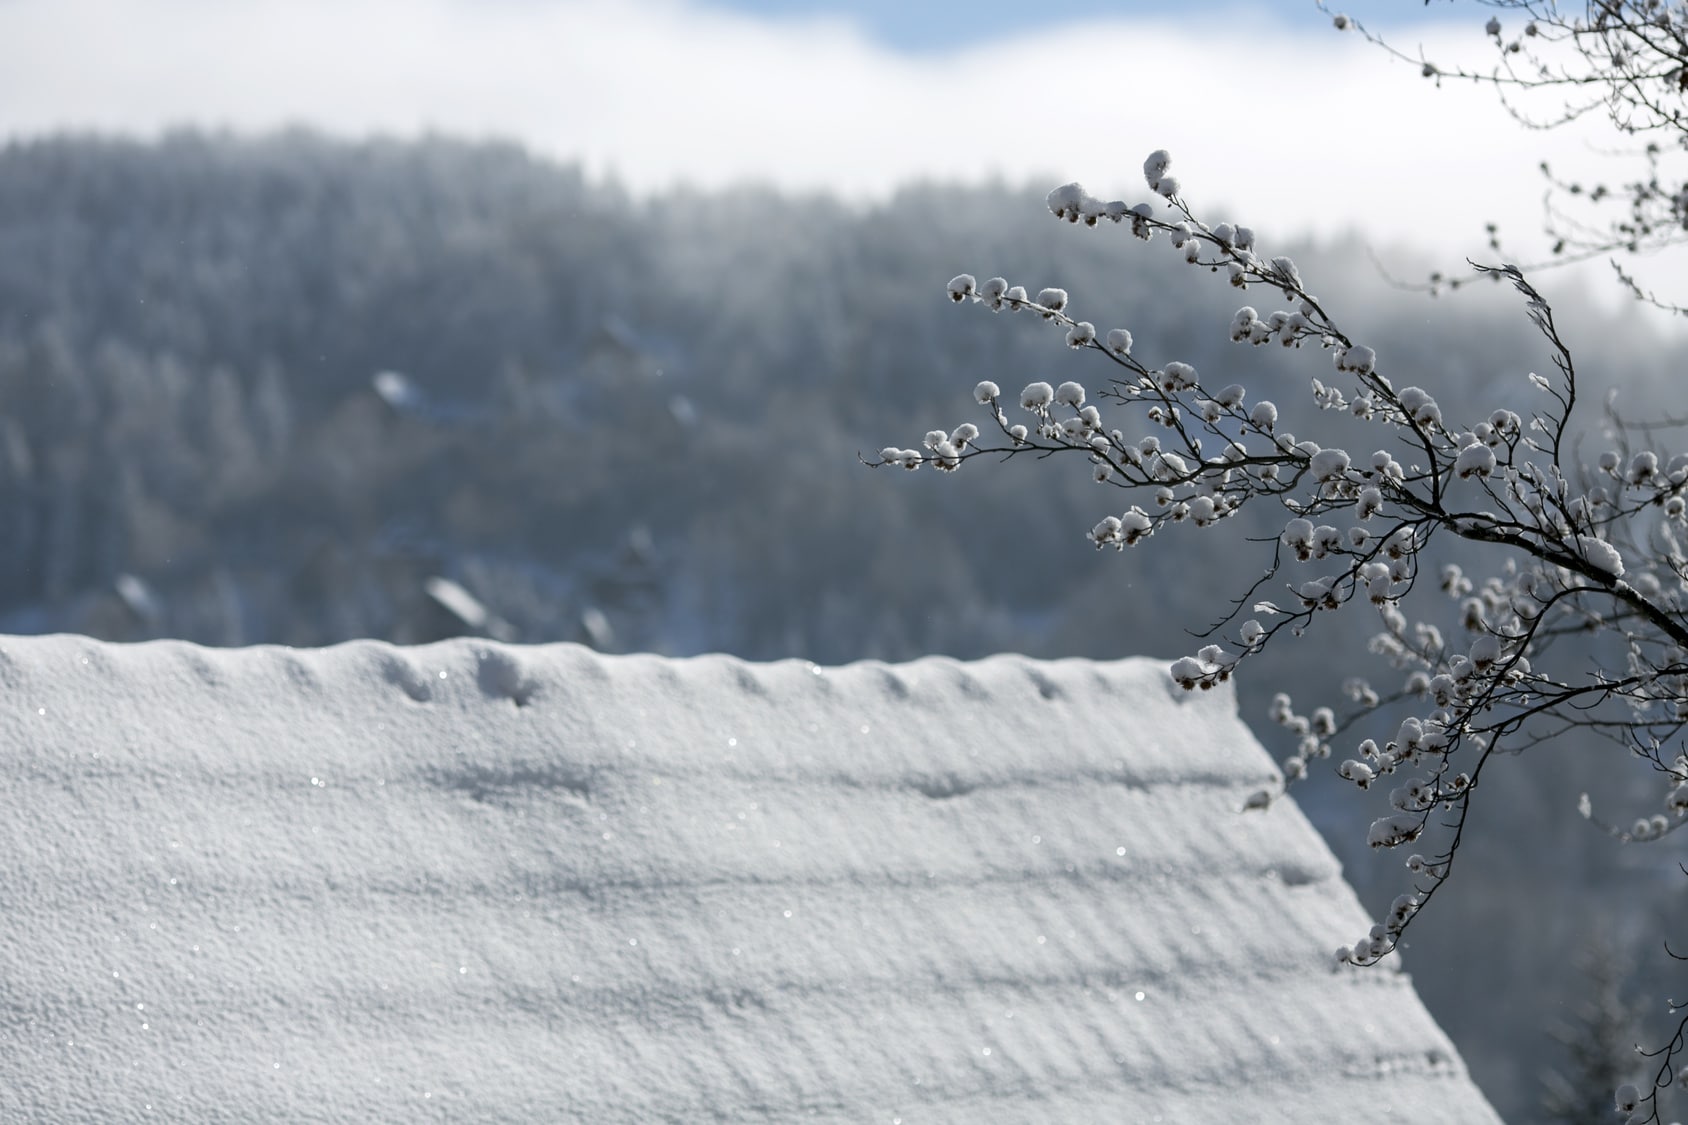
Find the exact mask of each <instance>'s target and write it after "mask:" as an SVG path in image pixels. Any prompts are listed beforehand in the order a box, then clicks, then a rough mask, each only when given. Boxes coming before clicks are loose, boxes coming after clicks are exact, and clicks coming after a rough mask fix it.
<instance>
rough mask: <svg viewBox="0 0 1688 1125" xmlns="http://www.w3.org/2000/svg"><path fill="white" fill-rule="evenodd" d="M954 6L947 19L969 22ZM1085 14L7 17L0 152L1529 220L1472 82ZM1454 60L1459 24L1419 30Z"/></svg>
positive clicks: (1279, 27) (254, 7) (1518, 148)
mask: <svg viewBox="0 0 1688 1125" xmlns="http://www.w3.org/2000/svg"><path fill="white" fill-rule="evenodd" d="M962 18H964V17H962ZM1308 26H1309V29H1310V30H1309V31H1308V32H1307V33H1305V34H1296V33H1294V32H1292V31H1289V30H1286V29H1285V27H1284V26H1283V23H1282V21H1276V22H1268V21H1265V20H1262V21H1260V22H1259V23H1257V24H1251V23H1250V22H1249V20H1248V19H1247V18H1246V17H1241V16H1237V17H1230V18H1226V19H1218V18H1215V17H1213V16H1211V15H1210V16H1207V17H1203V18H1201V19H1195V18H1192V19H1191V20H1190V21H1188V23H1187V24H1186V25H1175V24H1164V23H1146V24H1145V23H1135V22H1134V23H1126V22H1119V23H1094V22H1092V23H1088V24H1084V25H1068V26H1057V27H1053V28H1051V29H1049V30H1047V31H1045V32H1042V33H1040V34H1036V35H1032V36H1025V37H1020V38H1015V39H1011V40H1006V41H999V42H995V43H991V44H986V45H982V46H974V47H969V48H966V49H963V50H959V51H955V52H949V53H934V52H924V53H921V54H918V55H911V54H903V53H898V52H896V51H894V50H892V49H890V48H887V47H884V46H881V45H878V44H876V43H874V42H873V41H871V40H870V39H868V38H867V37H866V36H864V35H862V34H860V33H858V32H857V31H855V30H853V29H852V28H851V27H850V26H849V25H848V24H846V23H844V22H840V21H836V20H834V21H826V20H806V21H805V20H791V19H785V20H781V21H778V22H769V21H765V20H760V19H757V18H755V17H752V16H748V15H743V14H734V13H728V12H722V11H718V10H713V9H704V8H700V7H697V6H695V5H692V4H688V3H683V2H680V0H620V2H614V3H605V2H590V3H578V2H573V0H490V2H489V0H479V2H477V0H355V2H354V0H6V2H0V136H29V135H37V134H40V133H43V132H46V131H50V130H55V129H60V128H91V129H98V130H106V131H121V132H136V133H143V134H144V133H154V132H157V131H159V130H161V129H163V128H166V127H169V126H172V125H180V124H198V125H208V126H233V127H236V128H241V129H261V128H271V127H275V126H279V125H285V124H299V123H305V124H311V125H314V126H317V127H320V128H324V129H327V130H330V131H335V132H340V133H347V134H366V133H371V132H383V133H396V134H401V135H409V134H416V133H419V132H424V131H428V130H434V131H444V132H450V133H456V134H466V135H471V136H487V135H492V136H500V137H508V138H514V139H518V140H520V141H522V142H524V143H526V144H528V145H530V146H532V147H533V148H535V149H537V150H539V151H541V152H544V153H546V154H549V155H552V156H555V157H559V158H562V159H569V160H580V161H582V162H583V163H584V164H585V165H586V166H587V168H588V169H589V170H590V171H592V172H594V173H597V174H608V173H613V174H615V175H616V176H617V177H619V178H620V179H621V180H622V181H623V182H625V183H626V184H627V185H628V186H629V187H631V188H633V189H634V190H636V191H641V192H645V191H656V190H660V189H662V188H665V187H669V186H672V185H675V184H679V183H689V184H693V185H698V186H704V187H721V186H725V185H730V184H736V183H742V182H745V181H759V182H765V183H771V184H775V185H778V186H781V187H786V188H794V189H801V190H814V189H822V190H828V191H834V192H837V193H840V194H842V195H845V196H848V197H852V198H858V199H883V198H885V197H887V196H888V195H889V194H890V193H891V192H892V191H893V190H894V188H895V186H896V185H898V184H900V183H903V182H906V181H908V180H910V179H926V180H941V181H955V182H963V183H972V182H978V181H980V180H984V179H987V178H993V177H999V178H1006V179H1008V180H1010V181H1013V182H1020V181H1024V180H1028V179H1029V180H1033V181H1036V182H1039V183H1043V182H1048V183H1050V184H1053V183H1054V182H1058V181H1060V180H1065V179H1073V178H1078V179H1082V180H1084V181H1085V183H1086V184H1087V185H1088V186H1089V187H1090V188H1091V189H1092V190H1093V191H1095V192H1097V193H1098V194H1103V195H1109V196H1112V195H1121V196H1124V197H1126V198H1130V199H1135V198H1137V197H1138V196H1140V195H1141V194H1143V187H1142V179H1141V175H1140V171H1139V170H1140V166H1141V163H1142V158H1143V156H1144V155H1145V154H1146V153H1147V152H1148V151H1149V150H1151V149H1153V148H1160V147H1165V148H1168V149H1170V150H1172V152H1173V154H1174V156H1175V158H1176V159H1177V162H1178V169H1177V170H1178V172H1179V173H1180V175H1181V178H1182V180H1183V182H1184V184H1185V186H1186V189H1187V192H1188V194H1189V195H1190V196H1191V197H1192V198H1193V199H1197V200H1202V201H1209V202H1211V203H1216V204H1223V205H1224V206H1226V207H1235V208H1237V209H1238V210H1237V213H1236V214H1235V215H1234V216H1230V215H1227V216H1225V217H1232V218H1235V219H1238V220H1240V221H1243V222H1248V223H1251V224H1252V225H1254V226H1256V227H1257V228H1259V229H1261V230H1262V231H1282V232H1283V233H1285V234H1288V233H1293V232H1298V231H1302V230H1309V229H1311V230H1320V231H1325V232H1327V233H1328V232H1332V231H1335V230H1340V229H1345V228H1362V229H1364V230H1366V231H1367V232H1368V233H1369V234H1370V235H1371V236H1373V237H1375V238H1379V239H1381V240H1384V241H1404V242H1410V243H1411V244H1413V245H1415V246H1420V247H1433V248H1444V249H1447V250H1450V251H1458V252H1461V253H1463V252H1466V251H1470V250H1473V249H1477V248H1479V247H1480V245H1481V239H1480V237H1479V234H1480V230H1481V224H1482V222H1483V221H1484V220H1486V219H1490V218H1497V217H1498V218H1501V219H1502V220H1503V221H1505V222H1506V223H1507V226H1508V229H1509V231H1510V232H1511V233H1514V234H1520V235H1521V234H1525V233H1526V232H1529V231H1534V230H1535V229H1536V228H1537V227H1538V226H1539V225H1540V224H1539V210H1538V207H1537V203H1536V200H1537V198H1538V196H1539V194H1540V190H1541V184H1540V180H1539V177H1538V174H1537V173H1536V171H1535V168H1536V164H1537V162H1538V161H1539V160H1540V159H1541V158H1542V157H1543V156H1549V155H1550V156H1553V157H1554V158H1555V159H1556V160H1558V161H1559V162H1560V163H1564V162H1566V161H1567V160H1573V161H1574V160H1576V159H1578V158H1579V156H1578V154H1579V152H1580V150H1579V149H1578V148H1577V146H1576V143H1575V141H1574V139H1573V138H1569V137H1564V136H1557V135H1546V136H1544V135H1542V134H1529V133H1526V132H1524V131H1523V130H1521V129H1519V128H1518V127H1517V125H1516V124H1515V123H1514V122H1512V121H1511V120H1510V119H1509V118H1508V117H1507V116H1506V114H1505V112H1504V111H1503V110H1502V109H1501V108H1500V107H1499V106H1498V104H1497V103H1496V102H1495V99H1494V98H1493V96H1492V95H1491V94H1489V93H1486V92H1484V91H1482V90H1475V89H1470V88H1462V87H1455V86H1453V85H1452V84H1445V86H1444V88H1442V89H1437V88H1435V86H1434V85H1433V84H1432V83H1430V82H1428V81H1425V80H1423V79H1422V78H1420V77H1419V76H1417V74H1416V73H1414V72H1413V70H1412V68H1411V67H1408V66H1404V65H1401V64H1391V63H1389V62H1387V61H1386V60H1385V59H1384V58H1383V57H1382V56H1381V55H1380V54H1379V53H1378V52H1377V51H1376V50H1374V49H1372V48H1369V47H1368V46H1366V45H1365V44H1364V43H1362V42H1360V41H1358V40H1357V39H1356V38H1354V37H1352V36H1347V37H1344V36H1342V35H1339V34H1338V33H1336V32H1334V31H1331V30H1329V29H1328V26H1327V25H1325V24H1324V23H1323V22H1322V21H1313V20H1310V21H1308ZM1413 34H1414V35H1415V37H1416V38H1417V40H1419V41H1421V42H1424V43H1425V44H1427V45H1428V46H1429V47H1430V49H1432V50H1436V49H1439V48H1444V47H1449V46H1453V45H1456V44H1457V46H1458V48H1459V49H1460V50H1462V51H1463V52H1465V53H1467V54H1468V55H1469V52H1470V50H1472V49H1480V48H1481V43H1480V41H1479V40H1480V37H1479V36H1478V35H1477V34H1476V33H1475V32H1474V31H1473V30H1472V29H1471V28H1470V27H1466V26H1465V25H1464V24H1463V23H1462V24H1460V25H1458V26H1457V27H1447V28H1440V27H1436V26H1429V27H1420V28H1417V29H1415V31H1414V33H1413Z"/></svg>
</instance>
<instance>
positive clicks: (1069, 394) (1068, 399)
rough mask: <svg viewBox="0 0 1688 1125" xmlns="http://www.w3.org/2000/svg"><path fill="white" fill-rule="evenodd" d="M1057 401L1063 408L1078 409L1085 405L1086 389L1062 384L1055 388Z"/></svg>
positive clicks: (1070, 384) (1075, 384) (1071, 384)
mask: <svg viewBox="0 0 1688 1125" xmlns="http://www.w3.org/2000/svg"><path fill="white" fill-rule="evenodd" d="M1027 389H1028V390H1029V389H1030V388H1027ZM1055 401H1056V402H1057V403H1059V404H1060V405H1062V406H1071V407H1073V408H1074V409H1077V408H1078V407H1080V406H1083V405H1084V388H1083V387H1082V386H1080V385H1079V384H1077V383H1071V382H1068V383H1062V384H1061V385H1060V386H1059V387H1056V388H1055Z"/></svg>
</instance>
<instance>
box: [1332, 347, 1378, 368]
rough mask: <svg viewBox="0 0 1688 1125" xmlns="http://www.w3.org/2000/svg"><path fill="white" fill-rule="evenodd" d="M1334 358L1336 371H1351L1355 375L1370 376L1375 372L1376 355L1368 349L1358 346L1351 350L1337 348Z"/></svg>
mask: <svg viewBox="0 0 1688 1125" xmlns="http://www.w3.org/2000/svg"><path fill="white" fill-rule="evenodd" d="M1335 358H1336V369H1337V370H1338V371H1352V372H1354V373H1355V374H1357V375H1370V374H1371V373H1372V372H1373V371H1375V370H1377V353H1376V352H1374V351H1372V350H1371V349H1370V348H1364V347H1360V346H1359V345H1355V346H1354V347H1352V348H1337V349H1336V353H1335Z"/></svg>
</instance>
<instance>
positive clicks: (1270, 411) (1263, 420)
mask: <svg viewBox="0 0 1688 1125" xmlns="http://www.w3.org/2000/svg"><path fill="white" fill-rule="evenodd" d="M1248 420H1249V421H1250V422H1252V423H1253V424H1254V425H1255V426H1257V427H1259V428H1260V429H1262V430H1265V431H1266V432H1267V433H1271V432H1272V427H1274V426H1276V425H1277V424H1278V408H1277V406H1276V405H1274V404H1273V403H1270V402H1267V401H1266V400H1265V399H1261V400H1260V401H1259V402H1257V403H1255V404H1254V409H1253V410H1250V411H1249V412H1248Z"/></svg>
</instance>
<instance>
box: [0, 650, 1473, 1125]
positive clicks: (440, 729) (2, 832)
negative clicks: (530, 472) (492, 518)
mask: <svg viewBox="0 0 1688 1125" xmlns="http://www.w3.org/2000/svg"><path fill="white" fill-rule="evenodd" d="M1234 709H1235V708H1234V701H1233V699H1232V697H1231V696H1230V694H1229V693H1228V692H1224V691H1217V692H1212V693H1197V694H1194V695H1191V694H1187V693H1185V692H1183V691H1180V690H1177V689H1175V688H1173V687H1172V686H1171V684H1170V681H1169V680H1168V678H1167V674H1166V672H1165V670H1164V668H1163V666H1162V665H1161V664H1160V663H1158V662H1151V661H1124V662H1120V663H1114V664H1095V663H1089V662H1081V661H1063V662H1060V663H1053V664H1051V663H1037V662H1033V661H1029V660H1025V659H1021V658H1018V657H998V658H994V659H990V660H985V661H980V662H978V663H958V662H955V661H952V660H948V659H936V658H934V659H927V660H921V661H918V662H916V663H913V664H908V665H902V666H889V665H882V664H873V663H864V664H854V665H850V666H848V667H844V668H821V667H817V666H815V665H811V664H807V663H803V662H799V661H787V662H783V663H778V664H768V665H757V664H747V663H744V662H742V661H739V660H736V659H731V658H726V657H701V658H695V659H685V660H673V659H664V658H658V657H647V656H630V657H604V656H599V655H596V654H594V653H593V652H591V651H589V650H587V649H583V648H579V647H574V646H568V645H557V646H548V647H540V648H519V647H507V646H501V645H497V644H494V643H490V642H483V641H457V642H450V643H446V644H440V645H434V646H430V647H426V648H417V649H398V648H393V647H389V646H386V645H382V644H376V643H357V644H348V645H343V646H340V647H336V648H332V649H325V650H320V651H309V652H306V651H291V650H287V649H278V648H262V649H247V650H208V649H202V648H197V647H194V646H191V645H186V644H179V643H173V642H166V643H153V644H145V645H138V646H129V647H125V646H115V645H107V644H102V643H98V642H94V641H90V640H87V639H84V638H78V637H46V638H33V639H23V638H7V639H5V640H4V641H3V642H0V1120H5V1121H40V1122H59V1123H80V1122H110V1121H144V1120H159V1121H186V1122H211V1121H242V1122H266V1121H275V1122H319V1121H320V1122H383V1121H392V1122H401V1121H402V1122H411V1121H430V1120H436V1121H536V1122H538V1121H547V1122H549V1121H582V1122H586V1121H590V1122H648V1121H684V1122H695V1121H735V1122H736V1121H793V1120H799V1119H801V1120H815V1121H837V1122H885V1123H893V1122H898V1121H902V1122H909V1123H914V1122H958V1123H959V1122H987V1121H988V1122H1087V1121H1095V1122H1150V1121H1168V1122H1171V1121H1178V1122H1196V1121H1227V1122H1235V1121H1251V1122H1268V1121H1281V1122H1296V1123H1298V1125H1305V1123H1307V1122H1353V1121H1369V1122H1383V1121H1399V1122H1412V1123H1414V1125H1424V1123H1425V1122H1439V1123H1445V1122H1493V1121H1495V1120H1496V1118H1495V1115H1494V1113H1493V1111H1492V1110H1491V1109H1490V1108H1489V1106H1488V1104H1487V1103H1486V1102H1485V1101H1484V1099H1483V1097H1482V1095H1481V1094H1480V1093H1479V1092H1478V1090H1477V1089H1476V1087H1475V1086H1474V1085H1473V1084H1472V1083H1471V1082H1470V1080H1469V1079H1468V1078H1467V1077H1466V1074H1465V1071H1464V1068H1463V1066H1462V1064H1461V1063H1460V1061H1459V1059H1458V1057H1457V1055H1456V1054H1455V1052H1454V1050H1453V1048H1452V1046H1451V1045H1450V1044H1449V1042H1448V1040H1447V1039H1446V1037H1444V1036H1443V1035H1442V1033H1441V1032H1440V1031H1439V1030H1438V1029H1437V1028H1436V1026H1435V1025H1434V1023H1433V1022H1432V1021H1431V1019H1430V1018H1429V1016H1428V1015H1427V1014H1426V1013H1425V1011H1424V1009H1423V1007H1422V1006H1421V1005H1420V1004H1419V1001H1418V999H1417V997H1416V996H1415V995H1414V993H1413V991H1412V988H1411V986H1410V984H1409V982H1408V980H1407V978H1406V977H1405V976H1404V975H1402V974H1401V973H1400V972H1399V971H1397V970H1395V969H1393V968H1374V969H1354V968H1350V967H1339V966H1337V965H1336V964H1335V962H1334V959H1333V957H1332V951H1333V950H1334V949H1335V948H1336V947H1337V946H1338V945H1339V944H1341V943H1343V942H1350V943H1351V942H1352V941H1354V940H1355V939H1356V937H1358V936H1359V935H1361V934H1363V933H1364V932H1365V930H1366V928H1367V926H1368V925H1369V921H1368V919H1367V918H1366V917H1365V915H1364V914H1363V912H1362V911H1361V909H1360V907H1359V905H1358V904H1357V902H1356V901H1355V899H1354V897H1353V895H1352V894H1351V892H1350V891H1349V890H1348V888H1347V887H1346V885H1345V884H1344V883H1343V882H1342V879H1341V876H1340V873H1339V871H1338V868H1337V864H1336V863H1335V861H1334V860H1333V859H1332V857H1331V855H1330V853H1329V851H1328V850H1327V849H1326V848H1325V846H1324V845H1323V843H1322V842H1321V841H1320V840H1319V838H1318V837H1317V835H1316V834H1315V833H1314V831H1313V830H1312V828H1311V827H1309V825H1308V824H1307V822H1306V820H1305V819H1303V817H1302V816H1301V814H1300V813H1299V812H1298V811H1297V810H1296V809H1295V808H1294V807H1293V806H1292V805H1291V804H1289V803H1288V802H1279V803H1278V804H1276V805H1274V806H1273V807H1272V808H1270V809H1269V810H1267V811H1264V812H1261V811H1250V812H1243V811H1242V807H1243V804H1244V802H1245V801H1246V799H1247V797H1248V795H1249V794H1250V793H1251V792H1253V791H1255V790H1256V789H1258V788H1260V787H1261V786H1262V785H1263V784H1264V783H1266V782H1268V781H1269V779H1270V778H1271V777H1272V775H1273V769H1272V766H1271V763H1270V762H1269V761H1268V760H1267V757H1266V755H1265V753H1264V752H1263V751H1262V750H1261V748H1260V746H1259V745H1258V744H1257V743H1256V742H1255V741H1254V739H1253V738H1252V737H1251V736H1250V735H1249V733H1248V731H1247V729H1246V728H1244V727H1243V725H1242V724H1241V723H1240V722H1239V721H1238V719H1237V718H1236V716H1235V714H1234Z"/></svg>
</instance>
